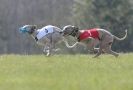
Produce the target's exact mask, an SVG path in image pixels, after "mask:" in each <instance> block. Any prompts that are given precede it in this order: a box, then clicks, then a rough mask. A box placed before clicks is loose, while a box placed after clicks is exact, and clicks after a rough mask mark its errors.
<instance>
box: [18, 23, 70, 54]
mask: <svg viewBox="0 0 133 90" xmlns="http://www.w3.org/2000/svg"><path fill="white" fill-rule="evenodd" d="M19 31H20V32H21V33H28V34H29V35H30V36H31V37H32V38H33V39H35V41H36V42H37V44H39V45H41V46H43V47H44V50H43V52H44V53H45V54H46V56H49V55H50V54H51V52H52V50H54V49H55V45H56V44H57V43H59V42H61V41H64V42H65V44H66V46H67V47H69V48H70V47H73V46H69V44H68V43H67V41H65V39H64V36H63V35H64V34H63V32H62V30H61V29H60V28H58V27H56V26H52V25H47V26H45V27H43V28H41V29H37V26H36V25H24V26H23V27H21V28H20V29H19Z"/></svg>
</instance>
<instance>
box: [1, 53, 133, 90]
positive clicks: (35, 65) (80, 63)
mask: <svg viewBox="0 0 133 90" xmlns="http://www.w3.org/2000/svg"><path fill="white" fill-rule="evenodd" d="M0 90H133V54H132V53H129V54H120V56H119V57H118V58H115V57H113V56H111V55H101V56H100V57H99V58H92V56H91V55H55V56H52V57H45V56H44V55H1V56H0Z"/></svg>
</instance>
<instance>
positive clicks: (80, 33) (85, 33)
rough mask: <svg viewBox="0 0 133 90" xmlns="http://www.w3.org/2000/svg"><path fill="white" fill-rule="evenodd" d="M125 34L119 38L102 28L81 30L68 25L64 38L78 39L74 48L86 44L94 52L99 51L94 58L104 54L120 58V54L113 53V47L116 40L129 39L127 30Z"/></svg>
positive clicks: (64, 31)
mask: <svg viewBox="0 0 133 90" xmlns="http://www.w3.org/2000/svg"><path fill="white" fill-rule="evenodd" d="M125 32H126V34H125V36H124V37H122V38H118V37H116V36H115V35H113V34H111V33H110V32H109V31H107V30H105V29H100V28H93V29H86V30H79V29H78V27H75V26H72V25H67V26H65V27H64V28H63V33H64V36H68V35H70V36H73V37H75V38H76V39H77V42H76V43H75V44H74V45H73V47H74V46H76V45H77V44H78V43H82V44H85V45H86V46H88V47H89V49H91V50H92V51H97V54H96V55H95V56H94V57H98V56H99V55H101V54H102V52H106V53H109V54H112V55H114V56H115V57H118V56H119V54H118V53H117V52H114V51H112V49H111V46H112V43H113V40H114V39H116V40H119V41H120V40H124V39H125V38H126V37H127V30H125ZM97 45H99V48H95V46H97ZM71 48H72V47H71Z"/></svg>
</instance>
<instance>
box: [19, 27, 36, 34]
mask: <svg viewBox="0 0 133 90" xmlns="http://www.w3.org/2000/svg"><path fill="white" fill-rule="evenodd" d="M36 29H37V26H36V25H24V26H23V27H21V28H19V31H20V32H21V33H28V34H33V33H34V31H35V30H36Z"/></svg>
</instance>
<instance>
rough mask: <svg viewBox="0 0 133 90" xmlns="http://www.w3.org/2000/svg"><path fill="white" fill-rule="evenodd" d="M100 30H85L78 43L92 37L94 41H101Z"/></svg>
mask: <svg viewBox="0 0 133 90" xmlns="http://www.w3.org/2000/svg"><path fill="white" fill-rule="evenodd" d="M97 29H98V28H93V29H89V30H83V31H81V34H80V35H79V37H78V41H82V40H85V39H87V38H89V37H92V38H94V39H99V40H100V38H99V33H98V31H97Z"/></svg>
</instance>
